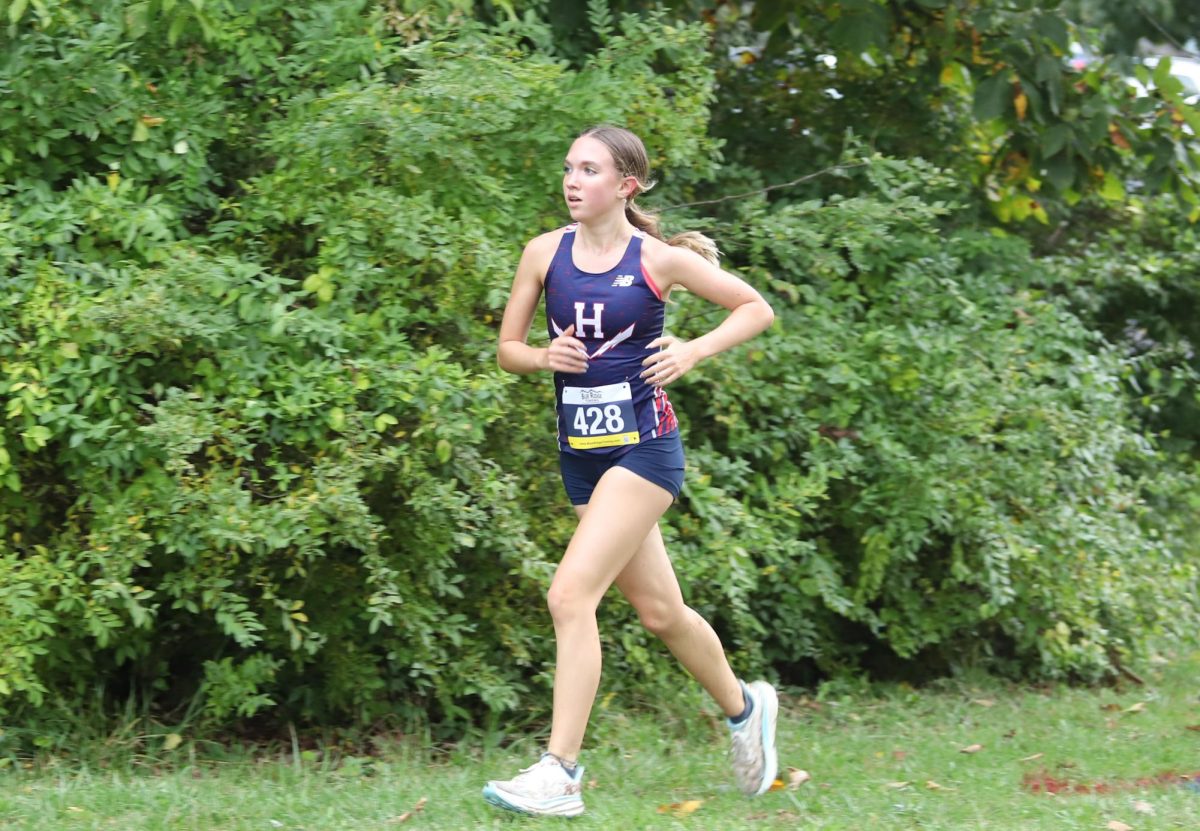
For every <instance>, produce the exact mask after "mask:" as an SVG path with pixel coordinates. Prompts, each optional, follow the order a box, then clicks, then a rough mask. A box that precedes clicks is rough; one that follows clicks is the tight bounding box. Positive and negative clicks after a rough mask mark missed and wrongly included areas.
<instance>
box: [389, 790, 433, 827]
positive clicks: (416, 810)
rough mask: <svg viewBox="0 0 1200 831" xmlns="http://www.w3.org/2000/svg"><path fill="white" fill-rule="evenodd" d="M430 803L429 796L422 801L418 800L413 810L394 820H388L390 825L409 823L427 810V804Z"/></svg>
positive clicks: (422, 798) (421, 799)
mask: <svg viewBox="0 0 1200 831" xmlns="http://www.w3.org/2000/svg"><path fill="white" fill-rule="evenodd" d="M428 801H429V797H427V796H423V797H421V798H420V799H418V800H417V804H416V805H414V806H412V809H411V810H408V811H405V812H404V813H403V814H401V815H400V816H398V817H396V818H394V819H390V820H388V824H389V825H399V824H400V823H402V822H408V821H409V820H410V819H412V818H413V817H414V816H415V815H417V814H419V813H421V812H422V811H424V810H425V803H426V802H428Z"/></svg>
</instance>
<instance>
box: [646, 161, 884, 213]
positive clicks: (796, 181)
mask: <svg viewBox="0 0 1200 831" xmlns="http://www.w3.org/2000/svg"><path fill="white" fill-rule="evenodd" d="M870 164H871V163H870V162H855V163H854V164H835V165H834V166H833V167H827V168H825V169H824V170H818V171H817V172H816V173H809V174H807V175H805V176H801V177H800V178H799V179H793V180H792V181H790V182H782V183H780V184H778V185H767V186H766V187H765V188H759V189H758V190H748V191H746V192H745V193H734V194H731V195H729V196H722V197H719V198H717V199H704V200H701V201H699V202H683V203H681V204H679V205H668V206H667V207H665V208H659V209H658V213H666V212H667V211H674V210H678V209H679V208H694V207H696V206H697V205H716V204H717V203H718V202H729V201H730V200H733V199H745V198H746V197H748V196H758V195H759V194H760V193H767V192H768V191H772V190H779V189H780V188H790V187H795V186H796V185H799V184H803V183H804V182H808V181H811V180H812V179H816V178H817V177H819V176H824V175H826V174H827V173H833V172H834V171H835V170H853V169H854V168H856V167H867V166H868V165H870Z"/></svg>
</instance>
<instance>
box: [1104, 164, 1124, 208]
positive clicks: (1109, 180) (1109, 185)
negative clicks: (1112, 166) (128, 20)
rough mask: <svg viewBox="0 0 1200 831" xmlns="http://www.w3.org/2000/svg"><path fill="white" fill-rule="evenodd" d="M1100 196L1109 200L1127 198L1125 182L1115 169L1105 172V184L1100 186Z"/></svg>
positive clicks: (1119, 200) (1117, 200) (1114, 200)
mask: <svg viewBox="0 0 1200 831" xmlns="http://www.w3.org/2000/svg"><path fill="white" fill-rule="evenodd" d="M1100 196H1101V197H1102V198H1103V199H1105V200H1107V201H1109V202H1121V201H1124V199H1125V183H1124V182H1122V181H1121V177H1120V176H1118V175H1117V174H1116V173H1115V172H1114V171H1112V170H1109V171H1108V172H1106V173H1105V174H1104V184H1103V185H1102V186H1101V188H1100Z"/></svg>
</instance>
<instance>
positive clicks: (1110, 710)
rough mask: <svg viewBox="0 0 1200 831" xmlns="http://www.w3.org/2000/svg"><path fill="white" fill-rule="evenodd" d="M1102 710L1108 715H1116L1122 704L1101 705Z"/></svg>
mask: <svg viewBox="0 0 1200 831" xmlns="http://www.w3.org/2000/svg"><path fill="white" fill-rule="evenodd" d="M1100 709H1101V710H1104V711H1105V712H1106V713H1115V712H1116V711H1117V710H1119V709H1121V705H1120V704H1103V705H1101V707H1100Z"/></svg>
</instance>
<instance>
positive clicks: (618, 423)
mask: <svg viewBox="0 0 1200 831" xmlns="http://www.w3.org/2000/svg"><path fill="white" fill-rule="evenodd" d="M589 421H590V423H589ZM574 426H575V430H576V432H578V433H579V435H581V436H594V435H597V434H601V433H620V432H622V431H624V429H625V419H623V418H622V417H621V408H620V407H618V406H617V405H616V404H609V405H608V406H607V407H604V408H603V409H601V408H600V407H580V408H579V409H577V410H576V411H575V421H574Z"/></svg>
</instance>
